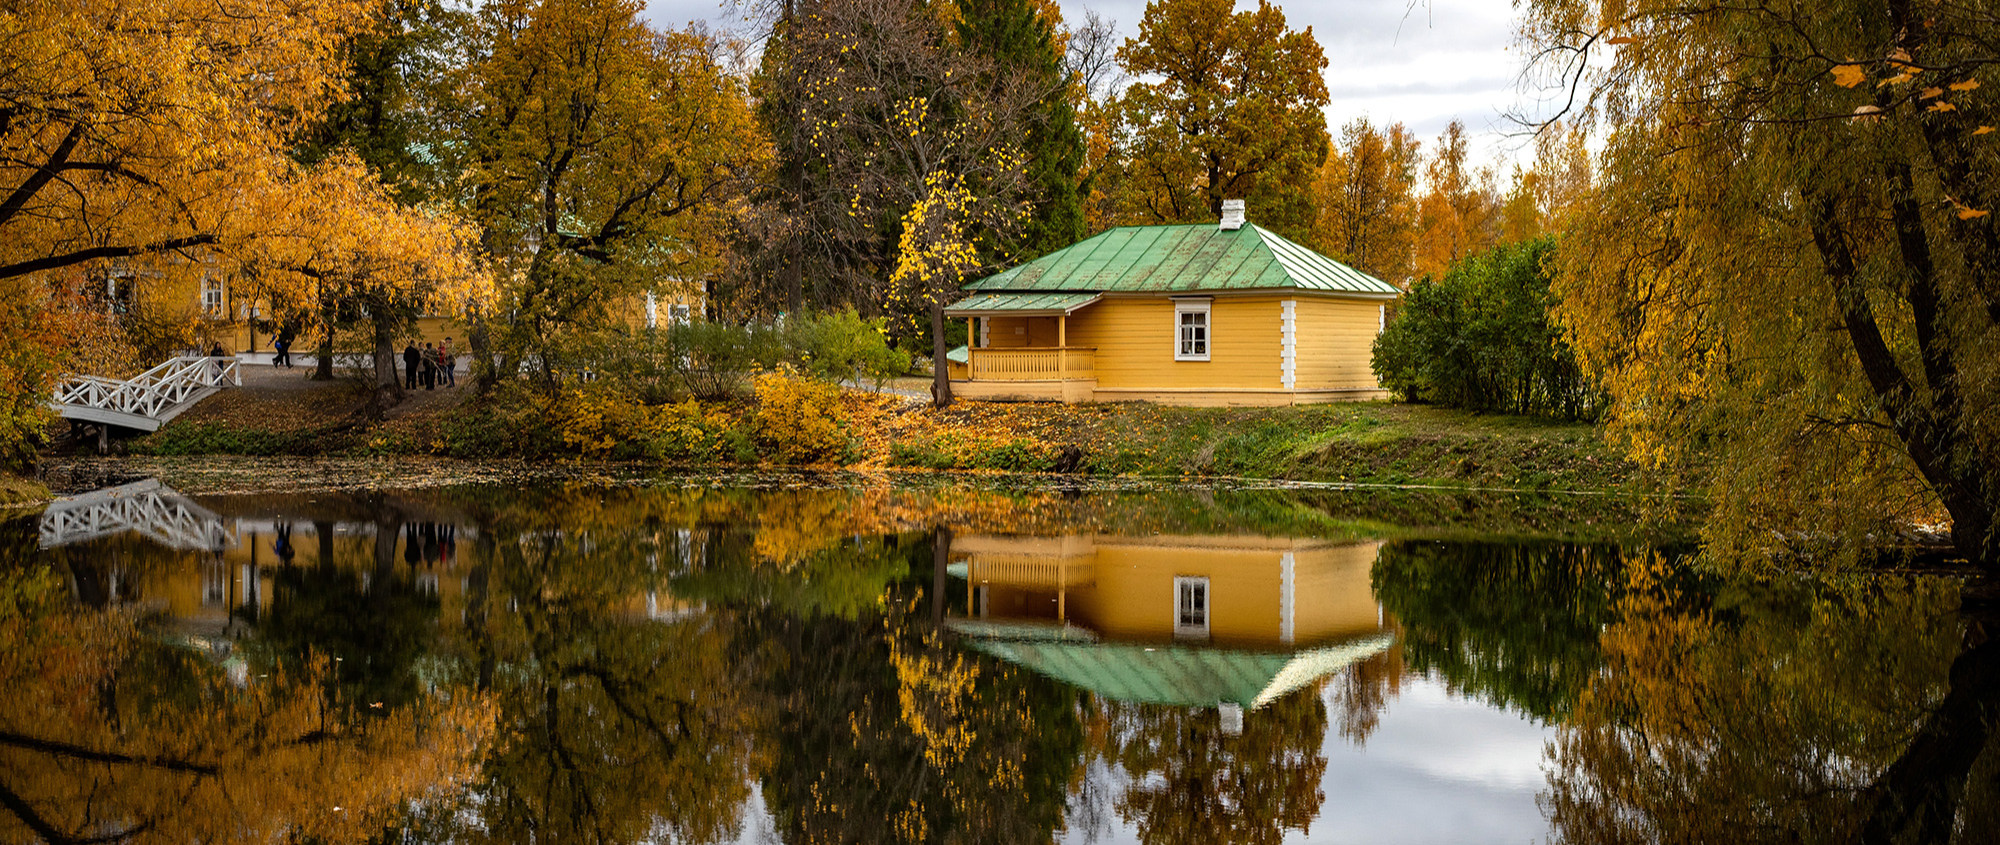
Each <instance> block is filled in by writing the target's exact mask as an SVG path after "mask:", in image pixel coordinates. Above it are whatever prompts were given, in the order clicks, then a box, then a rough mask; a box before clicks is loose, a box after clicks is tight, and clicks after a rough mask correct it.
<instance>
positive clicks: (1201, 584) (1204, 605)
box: [1174, 575, 1215, 639]
mask: <svg viewBox="0 0 2000 845" xmlns="http://www.w3.org/2000/svg"><path fill="white" fill-rule="evenodd" d="M1191 596H1198V597H1199V599H1198V601H1197V602H1196V603H1197V604H1199V605H1200V607H1199V608H1198V609H1192V610H1193V612H1192V613H1191V612H1190V611H1191V608H1190V607H1189V603H1188V602H1187V601H1185V599H1187V598H1189V597H1191ZM1195 615H1198V616H1199V618H1198V619H1191V618H1190V617H1191V616H1195ZM1214 616H1215V593H1214V592H1213V591H1211V590H1210V589H1209V587H1208V576H1206V575H1201V576H1195V575H1176V576H1174V638H1175V639H1207V638H1208V629H1209V620H1210V619H1211V618H1213V617H1214Z"/></svg>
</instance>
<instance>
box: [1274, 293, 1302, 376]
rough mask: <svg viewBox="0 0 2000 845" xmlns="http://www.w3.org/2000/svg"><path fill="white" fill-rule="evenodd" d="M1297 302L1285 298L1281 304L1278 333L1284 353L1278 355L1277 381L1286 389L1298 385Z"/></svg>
mask: <svg viewBox="0 0 2000 845" xmlns="http://www.w3.org/2000/svg"><path fill="white" fill-rule="evenodd" d="M1298 311H1299V302H1298V300H1296V299H1287V300H1285V301H1284V304H1283V311H1282V313H1283V314H1284V318H1283V328H1282V330H1281V331H1280V333H1279V335H1280V337H1282V338H1283V339H1284V353H1283V354H1282V355H1280V356H1279V371H1278V383H1280V384H1282V385H1284V387H1285V389H1286V390H1291V389H1292V388H1294V387H1297V386H1298V380H1299V378H1298V375H1299V318H1298Z"/></svg>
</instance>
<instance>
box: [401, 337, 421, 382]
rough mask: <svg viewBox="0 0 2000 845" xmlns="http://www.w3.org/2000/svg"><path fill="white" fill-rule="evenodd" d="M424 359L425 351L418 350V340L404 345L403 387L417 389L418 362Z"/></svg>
mask: <svg viewBox="0 0 2000 845" xmlns="http://www.w3.org/2000/svg"><path fill="white" fill-rule="evenodd" d="M422 361H423V353H421V352H418V351H417V342H416V341H414V340H412V341H410V345H409V346H405V347H403V389H405V390H415V389H417V364H419V363H421V362H422Z"/></svg>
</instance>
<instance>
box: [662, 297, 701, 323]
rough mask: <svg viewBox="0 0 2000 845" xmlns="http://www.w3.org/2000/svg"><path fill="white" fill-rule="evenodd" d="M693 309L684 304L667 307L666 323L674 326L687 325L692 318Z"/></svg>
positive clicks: (679, 303) (678, 303)
mask: <svg viewBox="0 0 2000 845" xmlns="http://www.w3.org/2000/svg"><path fill="white" fill-rule="evenodd" d="M693 314H694V309H693V308H691V307H689V306H688V305H687V304H686V303H683V302H676V303H674V304H672V305H668V306H667V321H668V322H670V323H673V324H674V325H676V326H684V325H687V324H688V323H689V322H690V321H691V320H693V319H694V317H693Z"/></svg>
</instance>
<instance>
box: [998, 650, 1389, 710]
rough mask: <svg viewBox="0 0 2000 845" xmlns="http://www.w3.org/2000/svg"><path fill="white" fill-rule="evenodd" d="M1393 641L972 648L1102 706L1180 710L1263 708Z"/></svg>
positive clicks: (1374, 652)
mask: <svg viewBox="0 0 2000 845" xmlns="http://www.w3.org/2000/svg"><path fill="white" fill-rule="evenodd" d="M1394 643H1395V638H1394V637H1393V636H1390V635H1388V634H1380V635H1376V636H1370V637H1363V638H1360V639H1356V640H1352V641H1349V642H1345V643H1341V644H1339V645H1332V646H1326V647H1323V648H1316V649H1311V650H1309V651H1301V652H1295V653H1268V652H1253V651H1233V650H1229V649H1221V648H1198V647H1189V646H1177V645H1175V646H1170V645H1160V646H1145V645H1134V644H1129V643H1092V642H1075V641H1061V640H1046V639H1044V640H999V639H973V640H971V641H970V645H971V647H972V648H975V649H978V650H979V651H983V652H985V653H987V654H990V655H993V656H994V657H998V658H1000V659H1002V660H1005V661H1007V662H1009V663H1014V664H1018V665H1020V666H1024V667H1027V668H1029V669H1033V670H1034V671H1036V672H1040V673H1042V674H1044V675H1048V676H1049V677H1052V678H1055V679H1056V680H1059V681H1062V682H1063V683H1066V684H1070V685H1071V686H1076V687H1081V688H1083V689H1087V690H1090V691H1091V692H1092V693H1095V694H1097V695H1099V696H1102V697H1104V698H1109V699H1113V700H1116V701H1133V702H1140V703H1144V704H1168V705H1175V706H1180V707H1214V706H1216V705H1218V704H1221V703H1223V702H1234V703H1236V704H1241V705H1243V706H1245V707H1249V708H1253V709H1254V708H1257V707H1262V706H1263V705H1265V704H1268V703H1270V702H1271V701H1273V700H1275V699H1277V698H1279V697H1281V696H1283V695H1285V694H1286V693H1289V692H1291V691H1293V690H1296V689H1299V688H1301V687H1304V686H1306V685H1308V684H1310V683H1312V682H1314V681H1316V680H1318V679H1320V678H1323V677H1326V676H1327V675H1329V674H1332V673H1333V672H1336V671H1339V670H1340V669H1341V668H1343V667H1346V666H1347V665H1349V664H1351V663H1354V662H1356V661H1359V660H1362V659H1365V658H1367V657H1369V656H1370V655H1373V654H1376V653H1378V652H1380V651H1382V650H1384V649H1387V648H1388V647H1389V646H1390V645H1393V644H1394Z"/></svg>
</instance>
